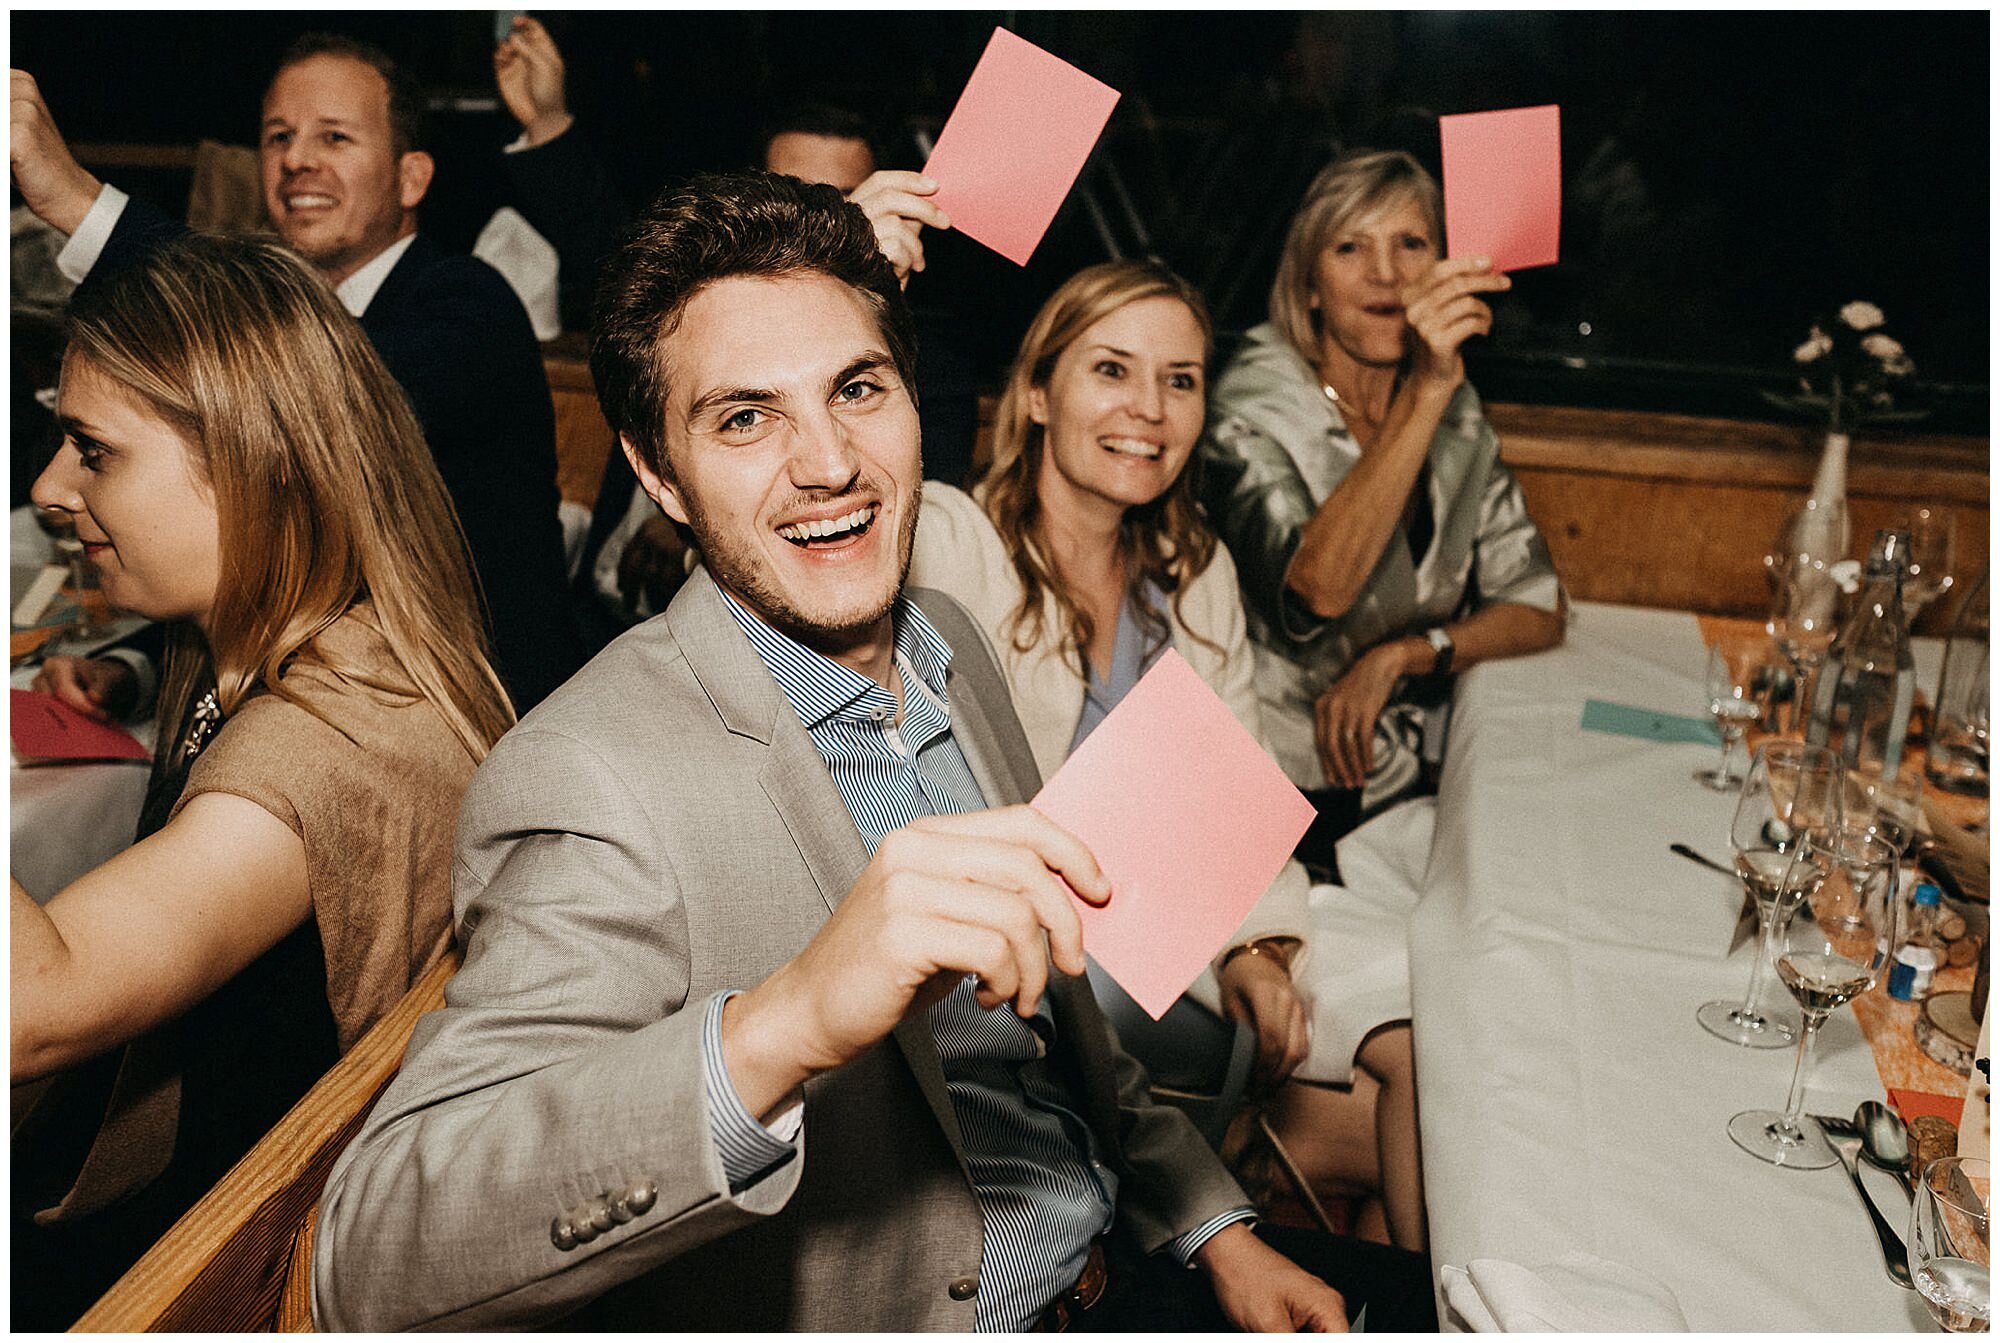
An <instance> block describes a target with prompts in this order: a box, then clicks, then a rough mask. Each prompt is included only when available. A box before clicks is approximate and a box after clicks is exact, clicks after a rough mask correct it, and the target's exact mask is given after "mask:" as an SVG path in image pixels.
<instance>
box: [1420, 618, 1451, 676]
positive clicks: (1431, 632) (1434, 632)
mask: <svg viewBox="0 0 2000 1343" xmlns="http://www.w3.org/2000/svg"><path fill="white" fill-rule="evenodd" d="M1424 642H1425V643H1427V644H1429V645H1430V646H1431V650H1432V651H1433V652H1434V653H1435V654H1436V655H1437V656H1435V657H1433V658H1432V659H1431V675H1433V676H1443V675H1444V674H1445V673H1446V672H1448V671H1450V670H1451V656H1452V654H1454V653H1456V652H1457V651H1458V645H1457V644H1455V643H1453V642H1452V641H1451V636H1450V635H1449V634H1446V633H1445V632H1444V626H1442V625H1433V626H1431V627H1430V628H1429V629H1427V630H1425V631H1424Z"/></svg>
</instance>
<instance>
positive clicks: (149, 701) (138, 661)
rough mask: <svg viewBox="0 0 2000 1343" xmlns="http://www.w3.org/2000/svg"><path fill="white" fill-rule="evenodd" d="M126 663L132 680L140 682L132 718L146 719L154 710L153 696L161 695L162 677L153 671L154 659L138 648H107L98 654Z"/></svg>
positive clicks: (133, 705)
mask: <svg viewBox="0 0 2000 1343" xmlns="http://www.w3.org/2000/svg"><path fill="white" fill-rule="evenodd" d="M98 656H99V657H102V658H110V659H112V660H114V661H117V662H122V663H124V664H125V665H126V666H127V667H130V668H131V669H132V678H133V680H135V681H136V682H138V691H139V694H138V698H137V699H135V700H134V701H133V702H132V712H131V714H130V715H128V717H130V718H134V719H137V718H144V717H146V716H147V715H148V714H149V713H151V712H152V710H153V696H154V695H156V694H158V693H159V690H160V676H159V673H158V672H156V671H155V670H154V669H153V659H151V658H149V657H147V656H146V655H145V654H144V653H142V652H140V651H139V650H138V649H136V648H107V649H105V650H104V651H103V652H102V653H99V654H98Z"/></svg>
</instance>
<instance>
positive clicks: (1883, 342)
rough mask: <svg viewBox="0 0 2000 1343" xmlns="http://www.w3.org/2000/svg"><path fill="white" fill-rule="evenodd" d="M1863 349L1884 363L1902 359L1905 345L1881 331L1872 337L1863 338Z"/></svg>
mask: <svg viewBox="0 0 2000 1343" xmlns="http://www.w3.org/2000/svg"><path fill="white" fill-rule="evenodd" d="M1861 348H1862V349H1864V350H1866V351H1867V352H1868V353H1870V354H1872V355H1874V356H1875V357H1876V358H1877V359H1880V360H1881V361H1882V362H1884V363H1887V362H1888V361H1889V360H1891V359H1900V358H1901V357H1902V354H1903V343H1902V342H1901V341H1899V340H1897V339H1896V338H1895V337H1894V336H1885V335H1883V334H1882V333H1881V332H1880V331H1877V332H1876V333H1875V334H1874V335H1872V336H1863V337H1862V338H1861Z"/></svg>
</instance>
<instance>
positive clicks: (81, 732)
mask: <svg viewBox="0 0 2000 1343" xmlns="http://www.w3.org/2000/svg"><path fill="white" fill-rule="evenodd" d="M10 693H11V695H12V698H11V699H10V700H9V702H8V726H9V727H10V728H11V729H12V732H13V737H14V750H15V751H16V753H18V754H19V755H20V756H21V757H22V759H23V761H25V762H40V761H56V760H149V759H151V758H152V756H151V753H150V752H149V751H147V750H146V748H145V747H144V746H142V745H140V744H139V739H138V738H136V737H134V736H133V735H132V734H131V733H129V732H127V731H126V730H125V729H124V728H122V727H119V726H117V725H116V724H115V723H99V722H97V721H95V720H94V719H89V718H85V717H84V716H83V715H82V714H80V713H78V712H77V711H76V710H74V709H72V708H70V707H69V706H68V705H67V704H64V703H63V702H62V701H61V700H58V699H57V698H56V697H55V696H53V695H41V694H37V693H36V692H34V691H32V690H15V691H12V692H10Z"/></svg>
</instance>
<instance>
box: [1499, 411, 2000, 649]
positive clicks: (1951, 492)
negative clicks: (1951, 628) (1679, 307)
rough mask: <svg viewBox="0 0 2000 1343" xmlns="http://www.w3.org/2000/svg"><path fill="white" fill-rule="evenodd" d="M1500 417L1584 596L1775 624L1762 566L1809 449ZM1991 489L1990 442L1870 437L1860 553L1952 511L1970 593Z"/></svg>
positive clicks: (1857, 493) (1737, 427)
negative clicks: (1933, 506) (1934, 509)
mask: <svg viewBox="0 0 2000 1343" xmlns="http://www.w3.org/2000/svg"><path fill="white" fill-rule="evenodd" d="M1488 411H1489V413H1490V415H1491V417H1492V420H1493V424H1494V427H1495V428H1496V429H1497V430H1498V431H1499V433H1500V441H1501V456H1502V459H1503V460H1504V461H1506V462H1507V464H1508V465H1509V466H1510V467H1511V468H1512V469H1513V471H1514V473H1515V475H1516V476H1517V477H1518V478H1519V480H1520V482H1521V489H1522V492H1523V493H1524V494H1525V495H1526V496H1527V499H1528V508H1529V511H1530V512H1531V513H1533V514H1534V517H1535V521H1536V522H1537V524H1538V525H1540V527H1541V528H1542V531H1543V534H1544V535H1545V536H1546V537H1547V538H1548V542H1549V549H1550V551H1551V553H1552V554H1553V555H1554V556H1555V560H1556V567H1557V568H1558V569H1559V570H1560V571H1561V572H1562V575H1563V581H1564V582H1565V583H1566V584H1567V585H1568V586H1569V590H1570V592H1571V594H1572V595H1574V596H1576V597H1578V598H1580V599H1583V600H1587V601H1609V602H1625V603H1629V604H1632V605H1635V606H1661V607H1675V608H1681V609H1693V610H1701V611H1711V612H1715V613H1718V614H1726V615H1743V616H1761V615H1763V614H1765V613H1766V611H1767V610H1768V609H1769V604H1770V588H1769V585H1768V582H1767V580H1766V579H1765V577H1764V571H1763V565H1762V559H1763V555H1764V553H1765V551H1766V549H1767V548H1768V547H1769V545H1770V543H1771V541H1772V540H1773V539H1774V538H1775V537H1776V536H1777V533H1778V528H1779V526H1780V525H1781V524H1782V523H1783V522H1784V520H1785V518H1786V517H1787V516H1788V515H1789V514H1790V513H1791V511H1792V510H1793V509H1794V508H1796V507H1797V506H1798V504H1799V503H1800V501H1801V500H1803V499H1804V497H1805V495H1806V492H1807V490H1808V489H1809V487H1810V485H1811V481H1812V475H1813V471H1814V469H1815V468H1816V467H1817V465H1818V461H1819V445H1818V442H1817V441H1816V439H1815V438H1814V437H1813V436H1812V435H1809V434H1808V433H1806V432H1805V431H1803V430H1799V429H1792V428H1787V427H1784V426H1777V425H1764V424H1752V423H1747V422H1742V421H1733V420H1710V419H1698V418H1696V417H1693V416H1675V415H1642V414H1635V413H1628V412H1614V411H1590V410H1577V409H1572V408H1566V407H1565V408H1556V407H1544V406H1516V405H1505V404H1494V405H1491V406H1489V407H1488ZM1989 490H1990V480H1989V476H1988V447H1987V443H1986V440H1983V439H1965V438H1946V437H1941V436H1911V435H1905V436H1900V437H1898V438H1897V439H1895V440H1894V441H1887V440H1884V439H1875V438H1867V437H1864V438H1862V439H1860V440H1859V441H1857V443H1856V444H1855V446H1854V448H1853V449H1852V452H1851V456H1850V462H1849V469H1848V507H1849V516H1850V518H1851V521H1852V526H1853V536H1854V541H1853V546H1852V549H1853V551H1854V553H1856V554H1860V553H1861V552H1863V551H1864V550H1865V549H1866V547H1867V545H1868V542H1869V541H1870V540H1871V539H1872V538H1873V536H1874V534H1875V530H1876V529H1877V528H1878V527H1884V526H1888V525H1891V524H1892V523H1893V522H1896V521H1899V520H1901V519H1903V518H1905V517H1907V515H1908V511H1909V509H1910V508H1911V507H1913V506H1914V505H1916V504H1919V503H1937V504H1941V505H1943V506H1945V507H1947V508H1949V509H1950V510H1951V512H1952V514H1953V516H1954V518H1955V521H1956V530H1957V539H1956V555H1955V558H1954V563H1953V572H1954V577H1955V579H1956V581H1957V583H1958V584H1961V585H1964V584H1969V583H1970V582H1971V580H1972V579H1973V578H1975V577H1976V576H1977V575H1978V573H1979V570H1980V568H1981V566H1982V565H1984V564H1985V563H1986V558H1987V540H1988V526H1989V521H1988V519H1989V498H1988V495H1989ZM1963 590H1964V589H1963V587H1962V586H1961V587H1959V588H1957V589H1956V590H1955V591H1954V592H1951V593H1947V594H1946V595H1945V597H1944V598H1943V599H1942V600H1940V601H1938V602H1937V603H1935V604H1934V605H1933V606H1932V608H1931V609H1930V610H1929V611H1927V612H1925V614H1924V617H1923V619H1922V621H1921V622H1920V624H1919V626H1918V629H1919V630H1920V631H1924V632H1931V631H1936V630H1940V629H1941V628H1942V627H1943V625H1944V624H1945V623H1946V622H1947V621H1948V619H1949V615H1950V611H1951V609H1952V607H1953V605H1954V603H1955V598H1956V593H1957V592H1959V591H1963Z"/></svg>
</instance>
